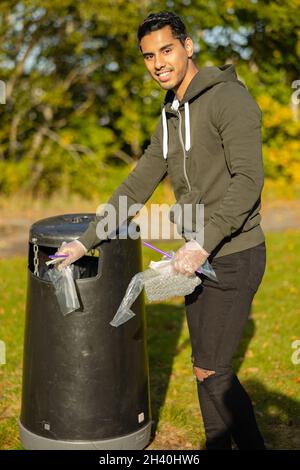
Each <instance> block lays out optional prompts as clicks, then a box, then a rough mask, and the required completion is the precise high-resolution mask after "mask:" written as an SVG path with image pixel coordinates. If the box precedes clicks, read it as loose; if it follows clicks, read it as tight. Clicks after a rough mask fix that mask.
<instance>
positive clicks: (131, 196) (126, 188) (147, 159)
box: [78, 118, 167, 250]
mask: <svg viewBox="0 0 300 470" xmlns="http://www.w3.org/2000/svg"><path fill="white" fill-rule="evenodd" d="M161 139H162V122H161V118H160V120H159V122H158V124H157V126H156V130H155V132H154V134H153V135H152V137H151V141H150V144H149V145H148V147H147V148H146V150H145V152H144V153H143V155H142V156H141V158H140V159H139V161H138V162H137V164H136V166H135V168H134V169H133V170H132V172H131V173H130V174H129V175H128V177H127V178H126V179H125V180H124V181H123V182H122V183H121V184H120V185H119V186H118V188H117V189H116V190H115V191H114V192H113V194H112V196H111V197H110V199H109V201H108V203H107V204H111V205H112V206H113V207H114V208H115V211H116V220H117V221H118V222H119V197H120V196H125V197H127V207H128V209H129V208H130V206H131V205H132V204H141V205H143V204H145V202H146V201H147V200H148V199H149V198H150V196H151V195H152V193H153V192H154V190H155V188H156V187H157V186H158V184H159V183H160V181H161V180H162V179H163V178H164V177H165V175H166V173H167V165H166V161H165V160H164V158H163V151H162V144H161V142H162V140H161ZM135 215H136V214H135ZM104 216H105V209H103V210H102V211H101V212H100V214H98V213H97V215H96V216H95V219H94V220H92V221H91V222H90V224H89V226H88V228H87V230H86V231H85V232H84V233H83V234H82V235H81V236H80V237H79V238H78V240H79V241H80V242H81V243H82V244H83V245H84V246H85V247H86V248H87V250H90V249H91V248H93V247H95V246H96V245H98V244H99V243H100V242H101V241H102V240H105V239H106V238H108V236H106V237H105V238H103V237H101V238H99V237H98V236H97V232H96V230H97V224H98V222H100V221H101V220H103V219H104ZM121 216H123V214H121ZM133 217H134V216H128V215H127V214H126V216H125V217H123V219H122V220H121V221H120V224H119V223H118V224H117V226H118V225H122V224H123V223H124V222H126V221H128V220H130V219H132V218H133ZM98 233H99V231H98Z"/></svg>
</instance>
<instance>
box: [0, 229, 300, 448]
mask: <svg viewBox="0 0 300 470" xmlns="http://www.w3.org/2000/svg"><path fill="white" fill-rule="evenodd" d="M266 238H267V269H266V273H265V276H264V279H263V282H262V284H261V286H260V288H259V291H258V293H257V294H256V297H255V299H254V302H253V308H252V313H251V317H250V318H249V320H248V323H247V328H246V331H245V334H244V338H243V341H242V343H241V344H240V347H239V350H238V351H237V353H236V356H235V368H236V370H238V373H239V379H240V381H241V382H242V383H243V384H244V385H245V388H246V389H247V390H248V391H249V392H250V395H251V398H252V400H253V402H254V404H255V411H256V415H257V419H258V422H259V425H260V427H261V430H262V432H263V434H264V435H265V437H266V441H267V443H268V444H269V446H270V447H271V448H274V449H300V364H298V365H297V364H293V362H292V360H291V358H292V354H293V353H294V352H295V350H294V349H292V342H293V341H294V340H297V339H299V340H300V321H299V320H300V286H299V276H300V231H287V232H284V233H267V235H266ZM160 246H161V247H162V248H163V249H166V248H167V249H170V248H172V249H176V246H178V244H177V245H172V246H170V245H169V246H168V247H166V245H163V244H162V245H160ZM143 252H144V263H145V266H147V264H148V262H149V260H150V258H151V259H155V260H159V259H160V255H159V254H156V253H153V252H150V250H149V249H147V248H144V249H143ZM26 265H27V261H26V259H25V258H11V259H7V260H1V261H0V340H2V341H4V342H5V343H6V350H7V352H6V356H7V363H6V364H4V365H0V449H10V450H11V449H21V448H22V447H21V444H20V441H19V436H18V427H17V420H18V416H19V413H20V395H21V374H22V350H23V328H24V311H25V298H26ZM147 322H148V346H149V363H150V380H151V398H152V414H153V419H154V421H155V424H154V431H155V437H154V439H153V441H152V442H151V444H150V446H149V447H148V448H149V449H199V448H200V447H203V445H204V431H203V425H202V421H201V415H200V411H199V405H198V399H197V393H196V384H195V381H194V378H193V375H192V368H191V362H190V354H191V352H190V343H189V336H188V329H187V324H186V321H185V316H184V307H183V299H182V298H176V299H174V300H173V301H172V302H165V303H160V304H158V303H156V304H150V305H148V306H147ZM296 356H297V355H296ZM298 358H300V354H299V355H298Z"/></svg>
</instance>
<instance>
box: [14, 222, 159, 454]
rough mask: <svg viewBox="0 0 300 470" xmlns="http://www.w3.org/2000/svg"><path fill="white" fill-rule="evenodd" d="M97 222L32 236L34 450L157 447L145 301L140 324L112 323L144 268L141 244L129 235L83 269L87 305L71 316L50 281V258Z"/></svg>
mask: <svg viewBox="0 0 300 470" xmlns="http://www.w3.org/2000/svg"><path fill="white" fill-rule="evenodd" d="M93 217H94V214H67V215H62V216H57V217H50V218H47V219H43V220H40V221H38V222H36V223H35V224H33V225H32V227H31V229H30V235H29V256H28V258H29V259H28V290H27V307H26V326H25V342H24V362H23V366H24V367H23V390H22V409H21V416H20V421H19V430H20V438H21V442H22V444H23V446H24V447H25V449H67V450H68V449H83V450H85V449H100V450H101V449H105V450H110V449H120V450H123V449H143V448H144V447H146V446H147V444H148V443H149V440H150V431H151V411H150V398H149V372H148V359H147V347H146V335H145V309H144V298H143V295H140V296H139V298H138V299H137V300H136V302H135V303H134V305H133V307H132V310H133V311H134V312H135V314H136V316H135V317H133V318H132V319H131V320H130V321H128V322H127V323H124V324H123V325H121V326H119V327H117V328H115V327H113V326H111V325H110V324H109V323H110V321H111V320H112V318H113V317H114V315H115V313H116V311H117V309H118V307H119V305H120V303H121V301H122V298H123V296H124V294H125V292H126V288H127V286H128V284H129V282H130V280H131V278H132V276H134V274H136V273H137V272H139V271H141V270H142V262H141V242H140V238H137V239H132V238H130V237H127V238H125V237H124V230H125V231H126V232H128V227H125V228H124V227H123V228H122V233H123V235H122V237H120V236H118V237H117V238H115V239H112V240H108V241H105V242H102V243H101V244H100V245H99V246H98V250H96V251H97V253H98V254H99V256H95V253H93V252H91V254H90V253H89V254H88V255H87V256H84V257H82V258H81V259H80V260H78V261H77V262H75V263H74V265H75V270H76V277H77V279H76V281H75V282H76V289H77V292H78V294H79V298H80V303H81V307H80V308H79V309H78V310H76V311H74V312H72V313H69V314H68V315H65V316H64V315H63V314H62V313H61V311H60V309H59V305H58V302H57V299H56V296H55V292H54V287H53V285H52V283H51V282H50V281H49V280H47V275H46V271H47V269H48V268H47V267H46V265H45V261H46V260H48V255H49V254H54V253H55V251H56V250H57V248H58V247H59V246H60V245H61V243H62V242H63V241H67V242H68V241H72V240H74V239H76V238H78V237H79V236H80V235H81V234H82V233H83V232H84V231H85V230H86V228H87V226H88V223H89V222H90V221H91V219H92V218H93ZM131 227H132V225H131ZM129 229H130V226H129ZM97 253H96V254H97Z"/></svg>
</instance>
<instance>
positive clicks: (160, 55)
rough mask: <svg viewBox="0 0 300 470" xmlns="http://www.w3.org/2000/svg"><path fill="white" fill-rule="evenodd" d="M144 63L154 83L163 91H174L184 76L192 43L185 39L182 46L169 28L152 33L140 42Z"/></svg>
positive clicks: (190, 54)
mask: <svg viewBox="0 0 300 470" xmlns="http://www.w3.org/2000/svg"><path fill="white" fill-rule="evenodd" d="M140 47H141V51H142V54H143V56H144V62H145V65H146V67H147V69H148V70H149V72H150V74H151V75H152V77H153V78H154V80H155V81H157V82H158V83H159V85H160V86H161V87H162V88H163V89H164V90H170V89H176V88H178V87H179V85H180V84H181V82H182V81H183V79H184V78H185V76H186V73H187V70H188V64H189V57H192V55H193V42H192V39H191V38H186V40H185V45H184V46H183V45H182V43H181V42H180V41H179V39H175V38H174V37H173V35H172V30H171V28H170V26H165V27H164V28H162V29H159V30H158V31H153V32H152V33H150V34H147V35H146V36H144V37H143V38H142V40H141V42H140Z"/></svg>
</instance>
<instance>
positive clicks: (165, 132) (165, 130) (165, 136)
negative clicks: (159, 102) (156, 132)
mask: <svg viewBox="0 0 300 470" xmlns="http://www.w3.org/2000/svg"><path fill="white" fill-rule="evenodd" d="M162 122H163V154H164V159H165V160H166V159H167V157H168V124H167V117H166V110H165V108H163V110H162Z"/></svg>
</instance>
